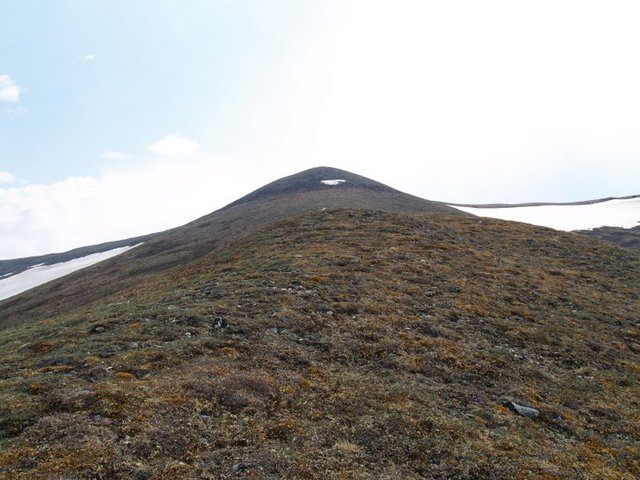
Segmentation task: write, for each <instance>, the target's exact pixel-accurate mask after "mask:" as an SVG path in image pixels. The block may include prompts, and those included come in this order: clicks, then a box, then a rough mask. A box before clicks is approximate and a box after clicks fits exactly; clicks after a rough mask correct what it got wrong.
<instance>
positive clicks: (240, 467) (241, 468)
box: [231, 462, 249, 473]
mask: <svg viewBox="0 0 640 480" xmlns="http://www.w3.org/2000/svg"><path fill="white" fill-rule="evenodd" d="M248 469H249V466H248V465H246V464H245V463H242V462H240V463H236V464H234V465H233V466H232V467H231V470H233V471H234V473H243V472H246V471H247V470H248Z"/></svg>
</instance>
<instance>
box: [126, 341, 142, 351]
mask: <svg viewBox="0 0 640 480" xmlns="http://www.w3.org/2000/svg"><path fill="white" fill-rule="evenodd" d="M127 347H129V348H130V349H131V350H135V349H136V348H139V347H140V344H139V343H138V342H129V345H127Z"/></svg>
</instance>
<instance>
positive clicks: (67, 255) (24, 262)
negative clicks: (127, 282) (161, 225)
mask: <svg viewBox="0 0 640 480" xmlns="http://www.w3.org/2000/svg"><path fill="white" fill-rule="evenodd" d="M154 235H156V234H150V235H142V236H140V237H132V238H127V239H125V240H117V241H114V242H105V243H101V244H99V245H90V246H87V247H81V248H74V249H73V250H69V251H68V252H63V253H51V254H48V255H38V256H35V257H25V258H15V259H10V260H0V278H2V277H8V276H9V275H16V274H18V273H20V272H24V271H25V270H27V269H29V268H31V267H34V266H36V265H53V264H56V263H63V262H68V261H70V260H75V259H77V258H80V257H86V256H87V255H93V254H96V253H102V252H107V251H109V250H115V249H116V248H122V247H131V246H133V245H138V244H140V243H144V242H146V241H148V240H150V239H151V238H152V237H153V236H154Z"/></svg>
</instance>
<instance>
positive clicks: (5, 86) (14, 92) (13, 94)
mask: <svg viewBox="0 0 640 480" xmlns="http://www.w3.org/2000/svg"><path fill="white" fill-rule="evenodd" d="M20 91H21V88H20V87H19V86H18V85H16V83H15V81H14V80H13V79H12V78H11V77H10V76H9V75H0V100H4V101H5V102H11V103H18V102H19V101H20Z"/></svg>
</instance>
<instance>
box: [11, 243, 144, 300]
mask: <svg viewBox="0 0 640 480" xmlns="http://www.w3.org/2000/svg"><path fill="white" fill-rule="evenodd" d="M138 245H142V244H141V243H139V244H138ZM138 245H133V246H131V247H120V248H114V249H113V250H107V251H106V252H100V253H93V254H91V255H87V256H84V257H79V258H74V259H73V260H69V261H68V262H61V263H54V264H53V265H44V264H40V265H34V266H33V267H31V268H29V269H28V270H25V271H24V272H20V273H18V274H17V275H13V276H11V277H8V278H4V277H2V278H0V300H4V299H5V298H9V297H13V296H14V295H18V294H19V293H22V292H26V291H27V290H31V289H32V288H34V287H37V286H38V285H42V284H44V283H47V282H50V281H51V280H55V279H56V278H60V277H64V276H65V275H68V274H70V273H72V272H75V271H76V270H80V269H82V268H86V267H89V266H91V265H95V264H96V263H99V262H102V261H103V260H106V259H108V258H111V257H115V256H116V255H120V254H121V253H124V252H126V251H127V250H131V249H132V248H135V247H137V246H138Z"/></svg>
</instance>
